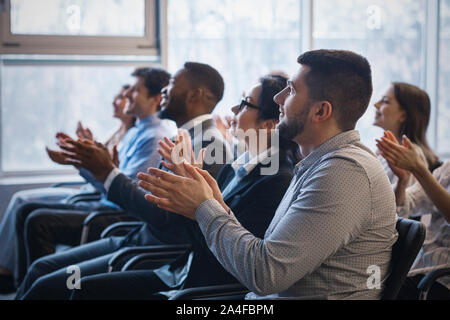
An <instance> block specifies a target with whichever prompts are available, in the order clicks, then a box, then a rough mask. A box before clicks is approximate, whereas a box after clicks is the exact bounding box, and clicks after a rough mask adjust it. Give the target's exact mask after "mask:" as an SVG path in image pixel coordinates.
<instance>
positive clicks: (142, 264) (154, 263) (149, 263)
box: [121, 250, 186, 271]
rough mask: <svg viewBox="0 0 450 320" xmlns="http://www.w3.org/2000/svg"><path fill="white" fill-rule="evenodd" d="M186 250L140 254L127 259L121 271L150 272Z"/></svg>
mask: <svg viewBox="0 0 450 320" xmlns="http://www.w3.org/2000/svg"><path fill="white" fill-rule="evenodd" d="M185 251H186V250H175V251H165V252H152V253H141V254H138V255H136V256H134V257H132V258H131V259H129V260H128V261H127V262H126V263H125V264H124V266H123V267H122V269H121V271H130V270H142V269H145V270H152V269H155V268H158V267H160V266H161V265H163V264H165V263H168V262H169V261H172V260H174V259H176V258H177V257H179V256H180V255H182V254H183V253H184V252H185Z"/></svg>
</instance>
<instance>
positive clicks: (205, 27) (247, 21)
mask: <svg viewBox="0 0 450 320" xmlns="http://www.w3.org/2000/svg"><path fill="white" fill-rule="evenodd" d="M299 17H300V1H297V0H284V1H278V0H223V1H209V0H173V1H169V7H168V32H169V44H168V52H169V70H171V71H172V72H173V71H175V70H177V69H179V68H181V67H182V66H183V63H184V62H185V61H198V62H204V63H209V64H210V65H212V66H213V67H215V68H216V69H217V70H218V71H219V72H220V73H221V74H222V76H223V77H224V80H225V96H224V99H223V100H222V102H221V103H220V104H219V105H218V107H217V108H216V112H219V113H228V112H230V108H231V107H232V106H233V105H234V104H236V102H237V101H238V99H239V98H240V97H241V94H242V92H243V91H244V90H248V89H249V88H250V87H251V86H252V85H253V84H256V82H257V80H258V78H259V77H261V76H262V75H264V74H266V73H268V72H270V71H272V70H282V71H285V72H292V70H295V68H296V67H297V63H296V59H297V56H298V55H299V53H300V45H301V37H300V31H301V30H300V19H299Z"/></svg>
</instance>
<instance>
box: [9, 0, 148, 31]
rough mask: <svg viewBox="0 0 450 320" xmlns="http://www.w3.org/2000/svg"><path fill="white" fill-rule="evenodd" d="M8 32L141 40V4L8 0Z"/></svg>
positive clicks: (130, 0) (100, 0)
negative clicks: (133, 37)
mask: <svg viewBox="0 0 450 320" xmlns="http://www.w3.org/2000/svg"><path fill="white" fill-rule="evenodd" d="M11 32H12V33H13V34H34V35H79V36H136V37H142V36H144V35H145V1H144V0H95V1H84V0H71V1H67V0H39V1H36V0H11Z"/></svg>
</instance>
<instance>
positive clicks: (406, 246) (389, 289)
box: [171, 218, 426, 300]
mask: <svg viewBox="0 0 450 320" xmlns="http://www.w3.org/2000/svg"><path fill="white" fill-rule="evenodd" d="M396 229H397V232H398V239H397V242H396V243H395V244H394V247H393V248H392V260H391V273H390V275H389V277H388V279H387V281H386V284H385V288H384V291H383V294H382V299H383V300H394V299H396V297H397V295H398V293H399V291H400V288H401V287H402V285H403V283H404V281H405V279H406V276H407V274H408V272H409V270H410V268H411V266H412V264H413V263H414V260H415V259H416V257H417V254H418V253H419V251H420V248H422V245H423V242H424V240H425V234H426V228H425V225H424V224H423V223H421V222H419V221H414V220H409V219H403V218H398V221H397V224H396ZM246 292H248V289H246V288H245V287H244V286H242V285H241V284H234V285H225V286H210V287H199V288H190V289H185V290H180V291H179V292H178V294H177V295H175V296H173V297H172V298H171V300H187V299H205V300H209V299H214V300H220V299H230V298H237V299H240V298H242V299H243V298H244V296H245V293H246Z"/></svg>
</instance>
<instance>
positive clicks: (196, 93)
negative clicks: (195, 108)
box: [186, 88, 204, 103]
mask: <svg viewBox="0 0 450 320" xmlns="http://www.w3.org/2000/svg"><path fill="white" fill-rule="evenodd" d="M203 94H204V92H203V89H202V88H196V89H193V90H189V91H188V93H187V95H186V102H188V103H197V102H198V101H200V99H201V98H202V96H203Z"/></svg>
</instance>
